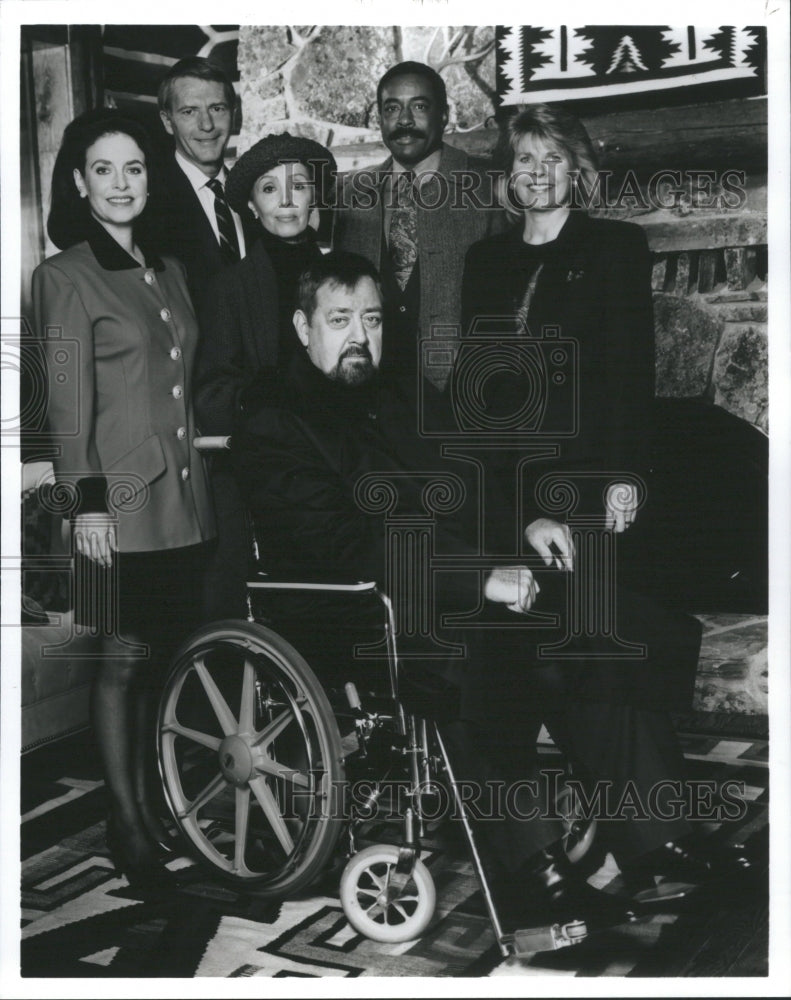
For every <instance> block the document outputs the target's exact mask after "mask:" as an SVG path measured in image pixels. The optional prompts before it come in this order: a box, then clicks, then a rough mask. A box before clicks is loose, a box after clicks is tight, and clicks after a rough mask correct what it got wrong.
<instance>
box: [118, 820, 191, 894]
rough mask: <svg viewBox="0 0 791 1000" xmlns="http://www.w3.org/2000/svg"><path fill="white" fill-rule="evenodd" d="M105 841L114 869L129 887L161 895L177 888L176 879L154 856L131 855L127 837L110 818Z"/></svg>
mask: <svg viewBox="0 0 791 1000" xmlns="http://www.w3.org/2000/svg"><path fill="white" fill-rule="evenodd" d="M106 842H107V848H108V850H109V852H110V858H111V860H112V862H113V866H114V868H115V870H116V871H117V872H118V874H119V875H123V876H124V878H126V880H127V882H128V883H129V887H130V888H131V889H134V890H136V891H138V892H142V893H145V894H146V895H147V896H151V895H157V896H161V895H165V894H167V893H169V892H172V891H174V890H176V889H178V887H179V883H178V879H177V878H176V876H175V875H174V874H173V872H171V871H169V870H168V869H167V868H165V866H164V865H163V864H161V863H160V862H159V861H158V860H157V858H156V856H153V855H152V856H151V857H150V858H133V857H132V856H131V853H130V850H129V843H128V839H127V838H125V837H124V835H123V833H122V832H120V831H119V829H118V827H117V826H116V823H115V821H114V820H113V819H112V818H110V819H108V821H107V835H106Z"/></svg>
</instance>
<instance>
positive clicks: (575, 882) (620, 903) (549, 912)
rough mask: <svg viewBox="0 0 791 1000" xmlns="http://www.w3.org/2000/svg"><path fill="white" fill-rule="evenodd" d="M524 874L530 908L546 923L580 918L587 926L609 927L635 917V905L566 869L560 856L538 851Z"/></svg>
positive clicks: (565, 921)
mask: <svg viewBox="0 0 791 1000" xmlns="http://www.w3.org/2000/svg"><path fill="white" fill-rule="evenodd" d="M542 855H543V857H542V858H541V859H540V862H539V864H538V865H536V866H535V867H534V868H533V870H532V871H531V872H530V875H529V877H528V884H527V887H526V888H527V892H528V894H529V905H530V908H531V911H535V913H536V914H539V913H540V914H541V915H542V919H546V921H547V922H548V923H560V924H565V923H569V922H573V921H576V920H579V921H583V922H584V923H585V924H586V925H587V927H588V930H595V929H596V928H598V927H612V926H616V925H618V924H624V923H628V922H629V921H631V920H634V919H635V908H634V906H633V904H632V902H631V900H628V899H626V898H624V897H623V896H618V895H615V894H613V893H609V892H603V891H602V890H600V889H594V888H593V887H592V886H590V885H588V883H587V882H586V881H585V880H584V879H582V878H580V877H579V876H575V874H574V873H573V872H572V871H571V870H569V869H570V866H569V865H567V864H564V862H563V859H560V858H557V857H556V856H554V855H553V854H552V853H551V852H542Z"/></svg>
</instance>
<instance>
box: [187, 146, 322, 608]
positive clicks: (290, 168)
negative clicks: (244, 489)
mask: <svg viewBox="0 0 791 1000" xmlns="http://www.w3.org/2000/svg"><path fill="white" fill-rule="evenodd" d="M334 173H335V160H334V158H333V156H332V154H331V153H330V152H329V150H327V149H325V148H324V146H321V145H319V143H317V142H313V140H311V139H303V138H301V137H299V136H293V135H289V134H288V133H287V132H286V133H282V134H280V135H275V134H273V135H268V136H266V137H265V138H264V139H261V140H260V141H259V142H257V143H256V144H255V145H254V146H253V147H252V148H251V149H249V150H248V151H247V152H246V153H245V154H244V155H243V156H241V157H240V158H239V160H238V161H237V162H236V164H235V165H234V167H233V169H232V170H231V172H230V175H229V177H228V179H227V181H226V184H225V194H226V197H227V199H228V201H229V203H230V204H231V206H232V207H233V208H236V209H238V208H240V207H241V208H246V206H247V205H249V206H250V208H251V209H252V210H253V211H254V212H255V214H256V216H257V218H258V219H259V221H260V223H261V228H260V238H259V239H257V240H256V241H255V242H254V243H253V245H252V246H251V247H250V248H249V250H248V252H247V254H246V256H245V257H244V258H243V259H242V260H240V261H239V262H238V263H237V264H233V265H232V266H230V267H226V268H224V269H223V270H222V271H221V272H220V273H219V274H218V275H217V276H216V277H215V278H214V280H213V283H212V284H211V285H210V287H209V290H208V294H207V296H206V299H205V302H204V305H203V308H202V309H201V316H200V327H201V339H200V344H199V348H198V358H197V362H196V369H195V385H196V390H195V410H196V414H197V418H198V421H199V426H200V428H201V431H202V432H203V433H204V434H219V435H225V434H232V433H233V432H234V430H235V427H236V425H237V421H238V419H239V416H240V413H241V410H242V400H243V398H244V397H245V396H248V397H249V396H250V395H251V392H252V390H251V388H250V387H251V386H252V385H253V383H254V381H255V377H256V375H257V374H258V373H259V372H261V371H263V370H265V369H272V368H282V367H284V366H285V365H287V364H288V361H289V359H290V358H291V355H292V353H293V352H294V350H295V349H296V347H297V345H298V344H299V341H298V339H297V335H296V332H295V331H294V327H293V325H292V321H291V319H292V316H293V314H294V308H295V300H296V287H297V280H298V278H299V275H300V274H301V273H302V271H303V270H304V269H305V268H306V267H307V266H308V265H309V264H310V263H312V262H313V261H314V260H315V259H316V258H317V257H319V256H320V254H321V251H320V250H319V247H318V244H317V242H316V233H315V230H314V229H313V228H312V227H311V226H310V225H309V221H310V219H311V216H312V215H314V214H315V213H316V211H317V209H318V208H319V207H324V206H327V205H328V203H329V202H330V201H331V198H330V195H331V191H332V185H333V181H334ZM212 491H213V494H214V504H215V513H216V517H217V527H218V534H219V542H218V556H220V557H221V558H222V560H223V567H224V570H223V578H224V581H225V583H226V586H224V587H223V588H222V594H218V595H216V596H213V597H212V600H211V608H212V613H213V614H214V615H218V616H219V617H223V618H228V617H244V616H245V614H246V613H247V608H246V594H247V589H246V580H247V572H248V569H249V561H250V553H251V550H252V543H251V538H250V533H249V528H248V526H247V514H246V510H245V506H244V502H243V501H242V497H241V494H240V493H239V487H238V485H237V483H236V478H235V476H234V474H233V470H232V468H231V457H230V455H228V454H227V453H225V454H219V455H216V456H214V457H213V460H212ZM231 581H233V582H231Z"/></svg>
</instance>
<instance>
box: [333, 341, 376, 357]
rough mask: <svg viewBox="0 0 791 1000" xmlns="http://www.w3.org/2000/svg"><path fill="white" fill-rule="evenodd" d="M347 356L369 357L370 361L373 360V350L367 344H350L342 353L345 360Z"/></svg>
mask: <svg viewBox="0 0 791 1000" xmlns="http://www.w3.org/2000/svg"><path fill="white" fill-rule="evenodd" d="M346 358H368V360H369V361H373V358H372V357H371V352H370V350H369V349H368V347H367V346H366V345H365V344H350V345H349V346H348V347H347V348H346V350H345V351H344V352H343V353H342V354H341V357H340V360H341V361H345V360H346Z"/></svg>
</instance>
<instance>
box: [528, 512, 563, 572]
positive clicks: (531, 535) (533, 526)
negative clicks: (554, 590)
mask: <svg viewBox="0 0 791 1000" xmlns="http://www.w3.org/2000/svg"><path fill="white" fill-rule="evenodd" d="M525 540H526V541H527V542H528V544H529V545H532V547H533V548H534V549H535V550H536V552H537V553H538V554H539V555H540V556H541V558H542V559H543V560H544V562H545V564H546V565H547V566H552V565H553V564H554V565H555V566H557V568H558V569H567V570H573V569H574V543H573V542H572V540H571V532H570V531H569V528H568V525H566V524H561V523H560V522H559V521H551V520H550V519H549V518H548V517H539V518H538V519H537V520H535V521H533V522H531V523H530V524H529V525H528V526H527V528H526V529H525ZM553 545H554V547H555V551H554V552H553V550H552V548H551V546H553Z"/></svg>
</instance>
